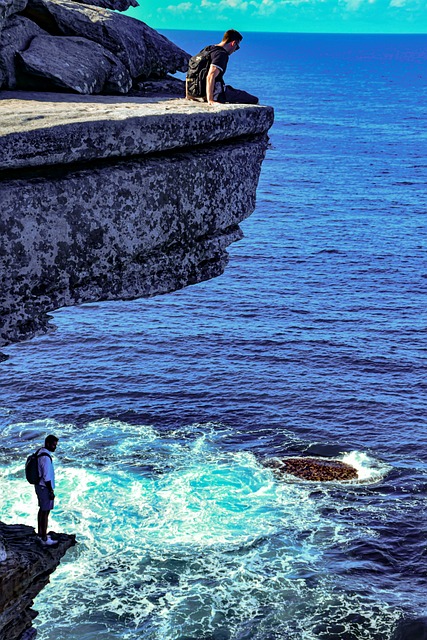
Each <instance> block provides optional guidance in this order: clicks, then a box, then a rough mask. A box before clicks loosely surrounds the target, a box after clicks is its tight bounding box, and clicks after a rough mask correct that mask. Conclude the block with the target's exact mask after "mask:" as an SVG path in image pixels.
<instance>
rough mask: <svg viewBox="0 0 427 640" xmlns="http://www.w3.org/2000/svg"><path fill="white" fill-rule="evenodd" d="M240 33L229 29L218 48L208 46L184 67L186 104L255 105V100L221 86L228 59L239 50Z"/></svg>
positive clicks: (256, 102) (238, 91)
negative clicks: (186, 70)
mask: <svg viewBox="0 0 427 640" xmlns="http://www.w3.org/2000/svg"><path fill="white" fill-rule="evenodd" d="M242 40H243V36H242V34H241V33H239V32H238V31H236V30H235V29H229V30H228V31H226V32H225V33H224V35H223V37H222V40H221V42H220V43H219V44H213V45H209V46H208V47H205V48H204V49H202V51H200V52H199V53H198V54H197V55H195V56H193V57H192V58H191V60H190V62H189V65H188V73H187V82H186V86H187V91H186V96H187V98H189V99H190V100H194V99H197V98H203V99H204V100H205V101H206V102H207V103H208V104H210V105H215V104H218V103H220V104H224V103H225V102H228V103H235V104H236V103H239V104H258V98H257V97H256V96H253V95H251V94H250V93H247V92H246V91H241V90H240V89H234V88H233V87H231V86H230V85H226V84H225V83H224V74H225V72H226V69H227V65H228V59H229V57H230V56H231V54H232V53H234V52H235V51H238V50H239V49H240V43H241V42H242Z"/></svg>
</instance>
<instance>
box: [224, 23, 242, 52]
mask: <svg viewBox="0 0 427 640" xmlns="http://www.w3.org/2000/svg"><path fill="white" fill-rule="evenodd" d="M242 40H243V36H242V34H241V33H239V32H238V31H236V30H235V29H229V30H228V31H226V32H225V33H224V35H223V36H222V42H221V45H222V46H223V47H224V49H225V50H226V51H227V53H228V54H229V55H231V54H232V53H234V52H235V51H237V50H238V49H240V43H241V42H242Z"/></svg>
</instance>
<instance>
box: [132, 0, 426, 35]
mask: <svg viewBox="0 0 427 640" xmlns="http://www.w3.org/2000/svg"><path fill="white" fill-rule="evenodd" d="M139 2H140V6H139V7H137V8H136V9H130V10H129V11H128V12H127V13H128V14H129V15H132V16H134V17H136V18H139V19H140V20H143V21H144V22H147V23H148V24H149V25H150V26H151V27H154V28H157V29H196V30H206V31H212V30H218V31H221V32H223V31H224V30H225V29H226V28H235V29H238V30H241V31H300V32H321V33H322V32H323V33H333V32H336V33H427V0H182V1H178V2H172V1H171V0H139Z"/></svg>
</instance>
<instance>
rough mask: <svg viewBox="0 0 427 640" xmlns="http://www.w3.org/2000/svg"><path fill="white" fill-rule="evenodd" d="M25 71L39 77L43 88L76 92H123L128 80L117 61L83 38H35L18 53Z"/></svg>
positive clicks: (128, 86) (129, 84) (99, 46)
mask: <svg viewBox="0 0 427 640" xmlns="http://www.w3.org/2000/svg"><path fill="white" fill-rule="evenodd" d="M18 55H19V58H20V59H21V61H22V64H23V67H24V69H25V71H26V72H27V73H28V74H29V75H30V76H31V75H33V76H36V78H39V77H40V76H41V77H42V78H43V84H44V86H45V87H46V88H52V89H55V88H58V87H59V88H63V89H68V90H72V91H76V92H77V93H82V94H91V93H100V92H101V91H102V90H103V89H106V91H107V92H108V93H127V91H129V89H130V88H131V86H132V80H131V77H130V75H129V73H128V71H127V69H126V67H125V66H124V65H123V63H122V62H120V60H118V58H116V57H115V56H114V55H113V54H112V53H111V52H110V51H107V50H106V49H105V48H104V47H102V46H101V45H100V44H97V43H96V42H91V41H90V40H86V39H85V38H73V37H62V38H60V37H57V36H48V35H47V36H38V37H35V38H34V39H33V40H32V41H31V43H30V45H29V47H28V49H27V50H26V51H24V52H20V53H19V54H18Z"/></svg>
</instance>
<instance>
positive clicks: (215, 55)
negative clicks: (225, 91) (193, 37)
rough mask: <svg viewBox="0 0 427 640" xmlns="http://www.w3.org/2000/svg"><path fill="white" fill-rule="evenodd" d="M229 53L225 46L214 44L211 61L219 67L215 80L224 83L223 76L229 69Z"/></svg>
mask: <svg viewBox="0 0 427 640" xmlns="http://www.w3.org/2000/svg"><path fill="white" fill-rule="evenodd" d="M228 58H229V55H228V53H227V52H226V50H225V49H223V47H218V46H216V45H212V51H211V61H212V64H213V65H215V67H218V69H219V74H218V75H217V77H216V79H215V82H221V84H223V82H224V81H223V76H224V73H225V71H226V69H227V65H228Z"/></svg>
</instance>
